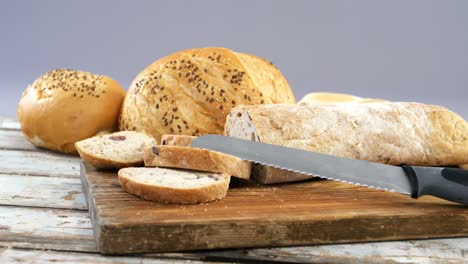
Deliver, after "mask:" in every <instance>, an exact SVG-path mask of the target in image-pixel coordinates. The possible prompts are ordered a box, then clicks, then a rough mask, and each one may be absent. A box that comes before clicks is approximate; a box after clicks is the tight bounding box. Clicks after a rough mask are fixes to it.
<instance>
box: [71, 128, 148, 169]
mask: <svg viewBox="0 0 468 264" xmlns="http://www.w3.org/2000/svg"><path fill="white" fill-rule="evenodd" d="M154 144H157V142H156V140H155V139H154V138H152V137H151V136H148V135H146V134H143V133H139V132H134V131H121V132H116V133H113V134H107V135H102V136H95V137H92V138H88V139H85V140H82V141H78V142H76V143H75V147H76V149H77V150H78V153H79V154H80V156H81V158H82V159H84V160H86V161H87V162H89V163H90V164H92V165H93V166H95V167H97V168H101V169H110V168H124V167H132V166H141V165H143V151H144V149H145V148H148V147H150V146H153V145H154Z"/></svg>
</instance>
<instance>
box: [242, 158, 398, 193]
mask: <svg viewBox="0 0 468 264" xmlns="http://www.w3.org/2000/svg"><path fill="white" fill-rule="evenodd" d="M248 161H250V162H253V163H258V164H260V165H263V166H268V167H273V168H277V169H280V170H287V171H292V172H295V173H300V174H306V175H310V176H313V177H319V178H322V179H326V180H332V181H336V182H343V183H348V184H353V185H356V186H362V187H366V188H372V189H377V190H382V191H387V192H395V193H398V192H397V191H396V190H395V189H389V188H383V187H378V186H373V185H367V184H363V183H358V182H351V181H346V180H341V179H335V178H332V177H327V176H323V175H317V174H312V173H307V172H303V171H299V170H293V169H288V168H283V167H280V166H277V165H273V164H269V163H263V162H258V161H256V160H248Z"/></svg>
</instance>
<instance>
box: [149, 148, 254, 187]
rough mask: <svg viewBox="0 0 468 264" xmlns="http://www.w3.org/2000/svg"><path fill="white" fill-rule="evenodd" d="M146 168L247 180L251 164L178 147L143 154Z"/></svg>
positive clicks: (199, 150)
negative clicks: (169, 169)
mask: <svg viewBox="0 0 468 264" xmlns="http://www.w3.org/2000/svg"><path fill="white" fill-rule="evenodd" d="M144 160H145V166H146V167H168V168H182V169H190V170H199V171H208V172H218V173H225V174H228V175H231V176H234V177H237V178H241V179H249V178H250V172H251V164H250V162H248V161H244V160H241V159H239V158H237V157H233V156H230V155H226V154H224V153H220V152H216V151H209V150H206V149H199V148H190V147H180V146H163V145H161V146H154V147H151V148H148V149H146V150H145V152H144Z"/></svg>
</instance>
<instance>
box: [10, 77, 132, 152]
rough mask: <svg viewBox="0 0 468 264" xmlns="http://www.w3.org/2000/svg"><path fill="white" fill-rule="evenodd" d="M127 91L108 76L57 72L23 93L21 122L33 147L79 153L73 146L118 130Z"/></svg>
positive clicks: (19, 113) (19, 118)
mask: <svg viewBox="0 0 468 264" xmlns="http://www.w3.org/2000/svg"><path fill="white" fill-rule="evenodd" d="M124 97H125V90H124V89H123V88H122V87H121V86H120V85H119V84H118V83H117V82H116V81H114V80H112V79H111V78H109V77H106V76H102V75H96V74H93V73H90V72H82V71H74V70H67V69H57V70H53V71H50V72H48V73H46V74H44V75H42V76H41V77H39V78H38V79H37V80H36V81H35V82H34V83H33V84H32V85H30V86H29V87H28V88H27V89H26V91H25V92H24V93H23V95H22V97H21V100H20V102H19V104H18V121H19V123H20V125H21V130H22V131H23V134H24V136H25V137H26V138H27V139H28V140H29V141H30V142H31V143H32V144H34V145H36V146H38V147H43V148H47V149H50V150H55V151H60V152H65V153H76V149H75V145H74V143H75V142H77V141H79V140H83V139H86V138H89V137H92V136H95V135H97V134H99V133H110V132H112V131H114V130H116V128H117V120H118V114H119V110H120V106H121V104H122V101H123V99H124Z"/></svg>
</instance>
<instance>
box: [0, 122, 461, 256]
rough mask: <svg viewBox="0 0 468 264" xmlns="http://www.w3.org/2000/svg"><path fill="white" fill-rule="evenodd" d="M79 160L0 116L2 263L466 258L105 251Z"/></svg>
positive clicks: (364, 250) (440, 252)
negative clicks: (41, 144) (44, 145)
mask: <svg viewBox="0 0 468 264" xmlns="http://www.w3.org/2000/svg"><path fill="white" fill-rule="evenodd" d="M78 162H79V159H78V158H77V157H73V156H66V155H60V154H57V153H53V152H49V151H45V150H42V149H37V148H35V147H34V146H32V145H31V144H30V143H29V142H28V141H26V140H25V138H24V137H23V135H22V133H21V131H20V130H19V124H18V123H17V122H16V121H15V120H14V119H13V118H6V117H0V263H16V262H18V263H19V262H26V263H28V262H32V261H35V263H50V262H57V263H63V262H70V263H76V262H80V263H82V262H84V263H98V262H99V263H174V262H177V263H179V262H190V263H198V262H202V261H212V262H251V261H255V260H257V261H271V262H273V261H274V262H294V263H387V262H388V263H468V238H454V239H434V240H418V241H399V242H380V243H359V244H341V245H323V246H307V247H283V248H261V249H239V250H217V251H202V252H200V251H198V252H187V253H160V254H159V253H158V254H145V255H133V256H124V257H116V256H103V255H100V254H98V253H97V251H96V244H95V241H94V238H93V231H92V227H91V222H90V218H89V216H88V211H87V209H86V203H85V200H84V197H83V193H82V189H81V184H80V179H79V167H80V166H79V163H78ZM467 221H468V219H467Z"/></svg>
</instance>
